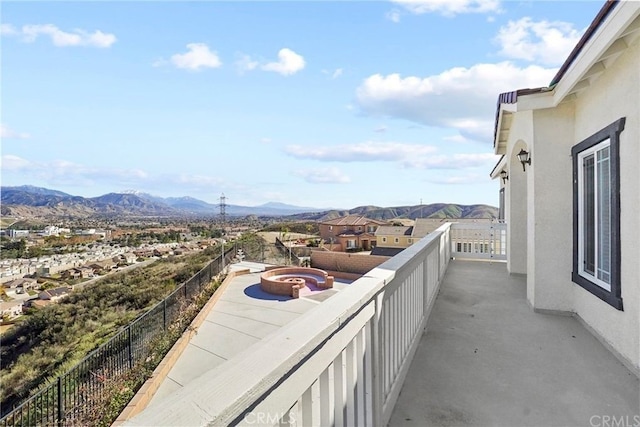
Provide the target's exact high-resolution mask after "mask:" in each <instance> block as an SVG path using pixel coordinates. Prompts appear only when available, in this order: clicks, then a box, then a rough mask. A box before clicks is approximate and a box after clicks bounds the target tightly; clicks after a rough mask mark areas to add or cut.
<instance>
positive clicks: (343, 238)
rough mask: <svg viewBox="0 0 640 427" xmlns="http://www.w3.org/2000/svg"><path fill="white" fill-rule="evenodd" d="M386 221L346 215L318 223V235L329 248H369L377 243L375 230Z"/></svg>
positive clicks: (335, 249)
mask: <svg viewBox="0 0 640 427" xmlns="http://www.w3.org/2000/svg"><path fill="white" fill-rule="evenodd" d="M387 224H388V223H387V222H386V221H379V220H376V219H371V218H367V217H365V216H360V215H348V216H344V217H340V218H335V219H332V220H329V221H323V222H320V223H319V228H320V237H321V238H322V240H323V241H324V243H325V247H327V244H328V248H329V250H333V251H338V252H345V251H347V250H353V249H363V250H366V251H368V250H371V249H372V248H374V247H375V246H376V245H377V241H376V236H375V233H376V230H377V229H378V227H380V226H381V225H387Z"/></svg>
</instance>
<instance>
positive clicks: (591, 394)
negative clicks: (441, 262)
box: [389, 260, 640, 427]
mask: <svg viewBox="0 0 640 427" xmlns="http://www.w3.org/2000/svg"><path fill="white" fill-rule="evenodd" d="M639 387H640V386H639V382H638V378H637V377H636V376H635V375H633V374H632V373H631V372H630V371H629V370H628V369H627V368H626V367H625V366H624V365H623V364H622V363H620V362H619V361H618V360H617V359H616V358H615V357H614V355H613V354H612V353H610V352H609V351H608V350H607V349H606V348H605V347H604V346H603V345H602V344H601V343H600V342H599V341H598V340H597V339H596V338H595V337H594V336H593V335H592V334H591V333H590V332H589V331H587V330H586V329H585V328H584V327H583V326H582V324H581V323H580V322H579V321H578V320H577V319H576V318H573V317H566V316H556V315H546V314H538V313H534V312H533V310H532V309H531V307H530V306H529V305H528V304H527V300H526V283H525V279H524V278H523V277H515V276H510V275H509V274H508V272H507V269H506V265H505V264H504V263H490V262H481V261H475V262H474V261H458V260H453V261H451V263H450V264H449V268H448V270H447V272H446V274H445V277H444V281H443V283H442V286H441V290H440V294H439V295H438V297H437V299H436V302H435V306H434V308H433V311H432V313H431V317H430V319H429V322H428V329H427V331H426V332H425V334H424V335H423V337H422V340H421V342H420V344H419V347H418V350H417V352H416V355H415V358H414V360H413V362H412V364H411V367H410V369H409V372H408V375H407V377H406V380H405V382H404V386H403V388H402V391H401V393H400V396H399V398H398V401H397V403H396V406H395V409H394V410H393V413H392V416H391V419H390V422H389V425H390V426H420V427H422V426H464V425H475V426H511V427H515V426H603V425H605V424H606V422H605V420H610V421H609V423H611V420H614V421H616V422H617V423H618V424H615V425H624V426H625V427H626V426H639V425H640V389H639ZM607 417H608V418H607ZM620 423H622V424H620ZM610 425H614V424H610Z"/></svg>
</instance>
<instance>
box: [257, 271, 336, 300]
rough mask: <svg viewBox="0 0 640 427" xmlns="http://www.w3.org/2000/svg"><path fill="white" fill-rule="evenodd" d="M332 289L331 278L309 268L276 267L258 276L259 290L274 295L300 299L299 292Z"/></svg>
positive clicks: (323, 272)
mask: <svg viewBox="0 0 640 427" xmlns="http://www.w3.org/2000/svg"><path fill="white" fill-rule="evenodd" d="M305 287H307V288H309V289H330V288H333V276H329V275H328V274H327V272H326V271H324V270H320V269H317V268H310V267H276V268H272V269H269V270H267V271H265V272H264V273H262V274H261V275H260V288H262V290H263V291H265V292H268V293H270V294H274V295H286V296H290V297H293V298H299V297H300V290H301V289H303V288H305Z"/></svg>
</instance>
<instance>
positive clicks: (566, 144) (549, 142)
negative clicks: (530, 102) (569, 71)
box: [527, 103, 577, 312]
mask: <svg viewBox="0 0 640 427" xmlns="http://www.w3.org/2000/svg"><path fill="white" fill-rule="evenodd" d="M533 119H534V126H535V127H534V134H535V137H534V142H533V146H532V150H531V158H532V163H533V166H534V167H532V168H531V170H530V171H528V172H527V173H528V174H529V176H528V178H529V184H530V185H529V198H528V202H529V226H528V229H529V236H528V239H529V240H528V260H527V261H528V262H527V264H528V275H527V288H529V289H530V290H531V291H533V292H534V296H533V300H530V301H531V302H532V303H533V306H534V307H535V308H537V309H543V310H554V311H568V312H571V311H573V301H572V296H573V287H574V285H573V283H571V282H570V281H569V282H567V278H569V279H570V278H571V269H572V262H573V173H572V159H571V156H570V154H571V148H570V147H571V146H572V145H573V144H575V142H577V141H574V106H573V104H571V103H566V104H561V105H559V106H558V107H556V108H553V109H544V110H537V111H535V112H534V115H533Z"/></svg>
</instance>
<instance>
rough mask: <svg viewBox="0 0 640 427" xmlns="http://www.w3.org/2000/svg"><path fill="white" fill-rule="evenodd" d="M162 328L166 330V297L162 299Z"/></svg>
mask: <svg viewBox="0 0 640 427" xmlns="http://www.w3.org/2000/svg"><path fill="white" fill-rule="evenodd" d="M162 303H163V304H162V329H163V330H165V331H166V330H167V298H166V297H165V299H163V300H162Z"/></svg>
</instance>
